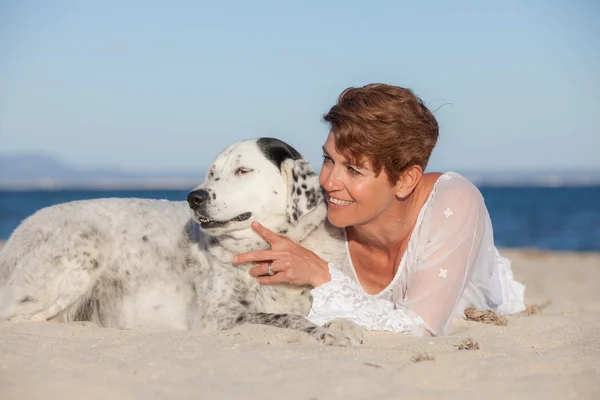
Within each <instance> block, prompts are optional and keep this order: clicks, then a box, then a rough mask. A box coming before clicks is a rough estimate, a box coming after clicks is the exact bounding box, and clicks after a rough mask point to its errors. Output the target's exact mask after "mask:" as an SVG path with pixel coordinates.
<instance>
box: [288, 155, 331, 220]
mask: <svg viewBox="0 0 600 400" xmlns="http://www.w3.org/2000/svg"><path fill="white" fill-rule="evenodd" d="M281 174H282V175H283V177H284V179H285V180H286V182H287V188H288V198H287V208H286V214H287V219H288V221H289V222H290V223H291V224H293V225H295V224H296V223H297V222H298V221H299V220H300V218H302V217H303V216H304V215H306V214H308V213H309V212H311V211H312V210H314V209H315V208H316V207H317V206H318V205H319V203H320V202H322V201H323V192H322V190H321V185H320V184H319V176H318V175H317V174H316V173H315V171H313V169H312V168H311V166H310V164H309V163H308V161H306V160H305V159H298V160H292V159H289V158H288V159H287V160H285V161H284V162H283V163H282V164H281Z"/></svg>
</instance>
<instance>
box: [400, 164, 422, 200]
mask: <svg viewBox="0 0 600 400" xmlns="http://www.w3.org/2000/svg"><path fill="white" fill-rule="evenodd" d="M422 177H423V168H421V166H419V165H412V166H410V167H408V168H407V169H406V170H405V171H404V172H402V174H401V175H400V177H399V178H398V182H397V183H396V197H397V198H399V199H403V198H405V197H408V196H409V195H410V194H411V193H412V192H413V190H415V187H416V186H417V185H418V184H419V182H420V181H421V178H422Z"/></svg>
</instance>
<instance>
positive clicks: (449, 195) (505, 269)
mask: <svg viewBox="0 0 600 400" xmlns="http://www.w3.org/2000/svg"><path fill="white" fill-rule="evenodd" d="M329 271H330V273H331V281H330V282H327V283H325V284H323V285H321V286H318V287H316V288H314V289H313V290H312V291H311V293H312V296H313V305H312V309H311V311H310V314H309V315H308V319H309V320H311V321H312V322H314V323H316V324H318V325H323V324H325V323H326V322H329V321H331V320H332V319H335V318H347V319H350V320H352V321H354V322H356V323H357V324H359V325H360V326H362V327H364V328H365V329H369V330H385V331H393V332H411V333H413V334H415V335H418V336H420V335H423V334H425V333H427V332H426V331H425V330H427V331H429V333H430V334H432V335H435V336H438V335H446V334H448V332H449V330H450V327H451V322H452V319H453V317H459V316H462V317H464V310H465V309H466V308H467V307H469V306H471V305H472V306H474V307H476V308H478V309H491V310H494V311H496V312H498V313H500V314H512V313H517V312H521V311H523V310H524V309H525V304H524V303H523V300H524V292H525V287H524V286H523V285H522V284H520V283H519V282H516V281H515V280H514V279H513V274H512V270H511V265H510V260H508V259H506V258H504V257H501V256H500V254H499V252H498V250H497V249H496V247H495V246H494V237H493V231H492V223H491V221H490V217H489V214H488V211H487V208H486V206H485V203H484V200H483V197H482V195H481V193H480V192H479V190H478V189H477V187H475V185H473V184H472V183H471V182H469V181H468V180H467V179H465V178H464V177H462V176H461V175H459V174H457V173H454V172H448V173H445V174H443V175H441V176H440V177H439V178H438V180H437V182H436V183H435V185H434V187H433V189H432V191H431V193H430V195H429V197H428V199H427V201H426V202H425V204H424V205H423V207H422V209H421V211H420V213H419V216H418V219H417V222H416V225H415V228H414V230H413V233H412V235H411V238H410V241H409V244H408V247H407V249H406V252H405V253H404V255H403V257H402V260H401V262H400V265H399V267H398V271H397V272H396V275H395V277H394V279H393V280H392V282H391V283H390V284H389V285H388V286H387V287H386V288H385V289H383V290H382V291H381V292H379V293H378V294H376V295H370V294H368V293H366V292H365V291H364V290H363V288H362V286H361V285H360V283H359V281H358V278H357V276H356V272H355V270H354V267H353V265H352V260H351V257H350V253H349V251H348V244H347V242H346V258H345V261H344V262H343V263H342V265H339V266H338V265H333V264H329Z"/></svg>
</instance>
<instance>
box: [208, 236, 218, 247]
mask: <svg viewBox="0 0 600 400" xmlns="http://www.w3.org/2000/svg"><path fill="white" fill-rule="evenodd" d="M208 244H210V245H215V246H216V245H218V244H219V238H217V237H214V236H211V237H210V238H209V239H208Z"/></svg>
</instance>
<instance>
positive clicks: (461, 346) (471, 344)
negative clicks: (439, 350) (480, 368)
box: [454, 338, 479, 350]
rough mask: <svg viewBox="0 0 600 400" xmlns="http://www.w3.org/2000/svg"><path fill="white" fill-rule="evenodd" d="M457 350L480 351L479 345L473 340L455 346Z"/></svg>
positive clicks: (469, 339) (466, 340)
mask: <svg viewBox="0 0 600 400" xmlns="http://www.w3.org/2000/svg"><path fill="white" fill-rule="evenodd" d="M454 346H456V348H457V350H479V343H478V342H473V339H471V338H468V339H465V340H463V341H462V342H460V344H455V345H454Z"/></svg>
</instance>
